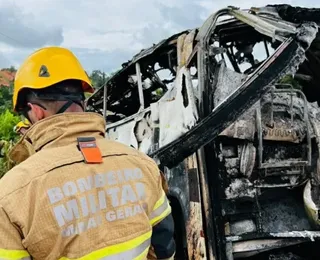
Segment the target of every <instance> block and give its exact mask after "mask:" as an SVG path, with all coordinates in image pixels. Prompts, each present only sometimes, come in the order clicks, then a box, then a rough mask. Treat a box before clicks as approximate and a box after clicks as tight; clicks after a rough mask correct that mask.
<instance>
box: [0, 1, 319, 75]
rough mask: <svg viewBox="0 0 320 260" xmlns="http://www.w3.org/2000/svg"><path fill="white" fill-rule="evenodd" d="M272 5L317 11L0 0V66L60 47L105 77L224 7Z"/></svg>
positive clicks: (219, 4)
mask: <svg viewBox="0 0 320 260" xmlns="http://www.w3.org/2000/svg"><path fill="white" fill-rule="evenodd" d="M252 3H254V4H252ZM277 3H286V4H291V5H294V6H305V7H318V8H320V1H319V0H283V1H282V2H281V1H279V0H278V1H275V0H269V1H266V0H254V1H249V0H242V1H239V0H229V1H223V0H0V68H4V67H10V66H15V67H16V68H18V67H19V65H20V64H21V62H22V61H23V60H24V59H25V58H26V57H27V56H28V55H29V54H31V53H32V52H33V51H35V50H36V49H38V48H41V47H44V46H62V47H66V48H70V49H71V50H72V51H73V52H74V54H75V55H76V56H77V57H78V58H79V60H80V62H81V63H82V65H83V67H84V68H85V70H87V71H88V72H90V71H92V70H94V69H98V70H102V71H105V72H107V73H110V72H113V71H115V70H117V69H118V68H120V67H121V64H122V63H123V62H126V61H128V60H130V59H131V58H132V56H133V55H134V54H136V53H138V52H139V51H140V50H141V49H143V48H148V47H150V46H151V45H152V44H153V43H157V42H159V41H161V40H162V39H163V38H166V37H169V36H171V35H172V34H174V33H177V32H180V31H183V30H185V29H192V28H194V27H199V26H201V24H202V23H203V22H204V20H205V19H206V18H207V17H208V16H209V15H210V14H212V13H213V12H215V11H217V10H219V9H221V8H224V7H226V6H228V5H232V6H237V7H240V8H250V7H252V6H255V7H261V6H264V5H267V4H277Z"/></svg>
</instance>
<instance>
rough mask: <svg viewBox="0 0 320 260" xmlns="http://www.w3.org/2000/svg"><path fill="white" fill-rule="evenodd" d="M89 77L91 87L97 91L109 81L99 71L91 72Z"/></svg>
mask: <svg viewBox="0 0 320 260" xmlns="http://www.w3.org/2000/svg"><path fill="white" fill-rule="evenodd" d="M89 77H90V80H91V82H92V85H93V87H94V88H95V89H98V88H100V87H102V86H103V85H104V83H105V82H106V81H107V80H108V79H109V77H110V76H108V75H107V74H106V73H105V72H102V71H100V70H94V71H92V72H91V74H90V75H89Z"/></svg>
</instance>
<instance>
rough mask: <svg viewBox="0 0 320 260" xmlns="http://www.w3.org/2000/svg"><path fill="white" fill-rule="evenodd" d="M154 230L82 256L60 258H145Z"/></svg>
mask: <svg viewBox="0 0 320 260" xmlns="http://www.w3.org/2000/svg"><path fill="white" fill-rule="evenodd" d="M151 234H152V232H151V231H150V232H148V233H146V234H143V235H141V236H139V237H137V238H134V239H132V240H129V241H126V242H123V243H121V244H117V245H113V246H108V247H105V248H102V249H99V250H96V251H94V252H91V253H90V254H88V255H85V256H83V257H80V258H67V257H62V258H60V260H71V259H72V260H76V259H77V260H89V259H90V260H91V259H97V260H127V259H134V260H143V259H146V257H147V254H148V250H149V247H150V242H151Z"/></svg>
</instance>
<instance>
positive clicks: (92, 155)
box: [77, 137, 102, 163]
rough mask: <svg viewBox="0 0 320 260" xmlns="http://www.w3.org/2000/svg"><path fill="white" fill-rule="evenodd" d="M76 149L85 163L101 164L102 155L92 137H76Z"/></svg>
mask: <svg viewBox="0 0 320 260" xmlns="http://www.w3.org/2000/svg"><path fill="white" fill-rule="evenodd" d="M77 140H78V147H79V149H80V151H81V153H82V155H83V158H84V160H85V162H86V163H102V155H101V151H100V149H99V147H98V146H97V144H96V139H95V138H94V137H78V139H77Z"/></svg>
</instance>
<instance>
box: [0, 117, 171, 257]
mask: <svg viewBox="0 0 320 260" xmlns="http://www.w3.org/2000/svg"><path fill="white" fill-rule="evenodd" d="M104 132H105V123H104V120H103V118H102V117H101V116H99V115H97V114H95V113H64V114H59V115H55V116H52V117H49V118H46V119H44V120H41V121H40V122H38V123H36V124H35V125H33V126H32V127H31V128H30V129H29V130H28V132H27V133H26V134H25V136H24V137H23V140H22V141H21V143H25V142H27V143H29V144H28V145H27V146H26V147H29V148H28V149H29V151H30V150H32V151H35V153H33V152H31V153H30V152H29V153H28V152H25V154H26V155H27V154H30V155H31V154H32V155H31V156H30V157H29V158H28V159H26V160H24V161H23V162H21V163H20V164H19V165H17V166H16V167H14V168H13V169H12V170H10V171H9V172H8V173H7V174H6V175H5V176H4V177H3V178H2V179H1V180H0V259H64V260H67V259H78V258H80V257H81V259H107V260H113V259H146V256H147V253H148V250H149V247H150V244H151V240H152V237H153V236H152V229H153V228H155V227H160V226H162V225H161V223H165V220H166V221H167V220H168V219H169V222H166V223H169V225H167V224H166V225H165V226H167V227H168V226H169V227H170V228H169V229H167V231H169V232H167V234H169V236H172V218H171V208H170V205H169V203H168V200H167V197H166V195H165V193H164V191H163V188H162V183H161V175H160V173H159V170H158V167H157V165H156V164H155V163H154V161H153V160H152V159H150V158H149V157H147V156H146V155H144V154H142V153H140V152H138V151H137V150H135V149H133V148H130V147H128V146H125V145H122V144H120V143H118V142H113V141H108V140H106V139H105V138H104ZM78 137H85V138H91V139H92V138H93V139H95V142H96V145H97V148H95V147H94V142H92V140H93V139H92V140H91V141H90V142H91V143H90V142H89V141H88V140H89V139H88V140H86V141H81V142H77V138H78ZM83 140H84V139H83ZM83 144H85V145H83ZM31 146H32V147H33V148H32V149H30V147H31ZM19 149H21V146H20V147H19ZM90 149H93V150H90ZM90 153H91V154H90ZM99 154H100V156H101V157H100V159H101V160H102V162H101V163H90V162H93V161H94V160H96V159H99V158H98V157H99ZM90 156H91V157H90ZM23 159H25V158H23ZM85 159H86V160H87V162H88V163H85ZM92 160H93V161H92ZM165 240H166V241H171V240H172V237H170V238H169V239H165ZM167 243H168V242H167ZM156 246H157V245H156ZM167 248H170V249H168V250H169V251H171V252H170V254H171V255H173V254H174V247H172V246H169V247H167ZM155 251H157V250H155ZM158 251H159V250H158ZM159 252H161V250H160V251H159ZM167 252H168V251H167ZM167 257H168V256H167ZM163 258H164V257H163Z"/></svg>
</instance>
